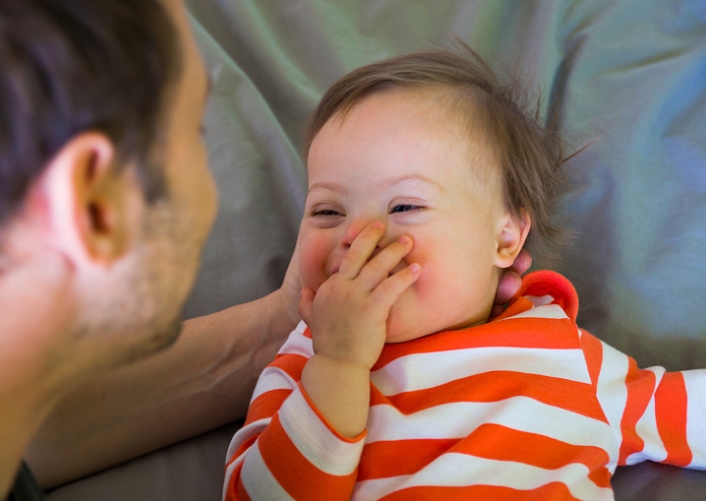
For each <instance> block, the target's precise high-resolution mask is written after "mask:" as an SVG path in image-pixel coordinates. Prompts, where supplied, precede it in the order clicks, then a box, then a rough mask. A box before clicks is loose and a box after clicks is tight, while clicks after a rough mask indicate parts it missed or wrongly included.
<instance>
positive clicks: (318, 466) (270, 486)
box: [223, 324, 364, 501]
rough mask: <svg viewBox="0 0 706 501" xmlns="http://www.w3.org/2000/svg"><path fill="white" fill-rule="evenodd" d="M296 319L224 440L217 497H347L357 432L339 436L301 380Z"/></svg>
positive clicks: (304, 349) (304, 346)
mask: <svg viewBox="0 0 706 501" xmlns="http://www.w3.org/2000/svg"><path fill="white" fill-rule="evenodd" d="M301 325H303V324H300V327H298V328H297V330H295V331H294V332H293V333H292V334H291V335H290V338H289V339H288V340H287V343H286V344H285V345H284V346H283V348H282V350H281V351H280V354H279V355H278V356H277V358H276V359H275V361H274V362H273V363H272V364H270V365H269V366H268V367H267V368H266V369H265V370H264V371H263V373H262V375H261V376H260V379H259V380H258V384H257V386H256V388H255V393H254V395H253V399H252V402H251V405H250V409H249V410H248V416H247V419H246V421H245V425H244V426H243V428H241V429H240V430H239V431H238V432H237V433H236V434H235V436H234V437H233V440H232V441H231V444H230V447H229V448H228V453H227V459H226V475H225V483H224V487H223V499H224V500H227V501H234V500H253V501H256V500H267V501H276V500H307V501H309V500H311V501H318V500H337V499H345V500H348V499H350V497H351V495H352V493H353V487H354V486H355V480H356V473H357V468H358V462H359V460H360V455H361V453H362V449H363V443H364V435H361V436H359V437H356V438H355V439H347V438H345V437H342V436H341V435H339V434H338V433H337V432H336V431H335V430H334V429H333V428H332V427H331V426H330V425H329V424H328V423H327V422H326V420H325V419H323V417H322V416H321V414H320V413H319V411H318V410H317V409H316V407H315V406H314V405H313V403H312V402H311V400H310V399H309V398H308V396H307V395H306V392H305V391H304V389H303V388H302V387H301V385H300V383H299V381H300V379H301V371H302V369H303V368H304V365H305V364H306V361H307V360H308V358H309V357H310V356H311V353H312V352H311V340H310V339H309V338H307V337H305V336H304V335H303V330H304V329H303V327H301Z"/></svg>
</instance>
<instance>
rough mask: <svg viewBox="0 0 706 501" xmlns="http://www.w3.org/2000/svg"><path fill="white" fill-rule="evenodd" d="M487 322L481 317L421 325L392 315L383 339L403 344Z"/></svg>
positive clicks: (485, 318)
mask: <svg viewBox="0 0 706 501" xmlns="http://www.w3.org/2000/svg"><path fill="white" fill-rule="evenodd" d="M393 313H394V312H393ZM439 320H440V319H439ZM487 322H488V318H487V316H485V315H481V316H480V317H479V318H474V319H467V320H463V321H461V322H458V321H457V322H453V321H447V322H444V321H438V322H436V323H434V324H433V325H432V324H423V323H422V322H419V321H414V319H401V318H399V317H398V316H396V315H394V314H393V315H391V316H390V318H389V319H388V321H387V337H386V338H385V342H386V343H404V342H406V341H413V340H415V339H419V338H423V337H425V336H429V335H431V334H436V333H439V332H446V331H456V330H461V329H467V328H470V327H475V326H478V325H482V324H485V323H487Z"/></svg>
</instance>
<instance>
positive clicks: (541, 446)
mask: <svg viewBox="0 0 706 501" xmlns="http://www.w3.org/2000/svg"><path fill="white" fill-rule="evenodd" d="M446 453H458V454H466V455H469V456H474V457H479V458H485V459H490V460H494V461H509V462H518V463H524V464H527V465H531V466H536V467H538V468H543V469H546V470H556V469H559V468H562V467H564V466H567V465H570V464H581V465H584V466H586V468H588V470H589V475H588V477H589V478H590V479H591V480H592V481H593V482H594V483H595V484H596V485H597V486H599V487H606V488H608V487H610V477H611V475H610V471H609V470H608V468H607V467H606V465H607V464H608V462H609V460H610V457H609V456H608V453H607V452H606V451H604V450H603V449H601V448H600V447H594V446H577V445H572V444H567V443H564V442H562V441H560V440H556V439H553V438H550V437H546V436H543V435H539V434H535V433H527V432H522V431H518V430H513V429H511V428H507V427H504V426H501V425H494V424H485V425H481V426H479V427H478V428H477V429H476V430H475V431H473V433H471V434H470V435H469V436H468V437H465V438H463V439H414V440H398V441H385V442H382V441H381V442H374V443H371V444H366V446H365V448H364V450H363V457H362V459H361V465H360V470H359V472H358V480H359V481H363V480H371V479H376V478H387V477H394V476H402V475H412V474H415V473H417V472H419V471H420V470H421V469H422V468H424V467H425V466H427V465H428V464H429V463H431V462H432V461H434V460H435V459H437V458H438V457H439V456H441V455H442V454H446Z"/></svg>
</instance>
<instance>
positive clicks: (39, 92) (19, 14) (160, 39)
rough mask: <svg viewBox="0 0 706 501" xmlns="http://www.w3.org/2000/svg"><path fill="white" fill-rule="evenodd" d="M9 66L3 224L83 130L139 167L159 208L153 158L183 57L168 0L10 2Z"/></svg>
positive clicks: (1, 100) (1, 33) (1, 94)
mask: <svg viewBox="0 0 706 501" xmlns="http://www.w3.org/2000/svg"><path fill="white" fill-rule="evenodd" d="M0 68H1V69H0V227H2V225H4V224H5V223H7V222H8V221H9V220H10V219H11V217H12V216H13V215H14V213H15V212H16V211H17V210H18V209H19V207H20V206H21V205H22V203H23V201H24V199H25V197H26V195H27V192H28V189H29V187H30V186H31V184H32V183H33V182H34V181H35V180H36V179H37V178H38V177H39V175H41V174H42V172H43V171H44V168H45V166H46V164H47V163H48V162H49V161H50V160H51V158H52V157H53V156H54V155H55V154H56V153H57V152H58V151H59V150H60V149H61V148H62V146H63V145H64V144H65V143H66V142H67V141H69V140H70V139H71V138H72V137H74V136H75V135H77V134H79V133H81V132H82V131H88V130H95V131H100V132H103V133H104V134H106V136H107V137H108V138H109V139H110V140H111V141H112V142H113V144H114V146H115V149H116V157H117V158H116V161H115V168H121V167H122V166H123V165H125V164H126V163H129V162H133V161H134V162H135V163H136V164H137V166H138V174H139V178H140V181H141V183H142V187H143V189H144V193H145V197H146V199H147V200H148V201H149V202H153V201H155V200H157V199H159V198H161V197H163V196H164V195H165V191H166V186H165V181H164V172H163V169H162V167H161V166H160V165H159V163H158V162H155V161H153V160H154V158H153V157H154V156H155V155H154V154H155V153H156V152H157V145H158V144H159V143H160V142H161V141H160V133H161V130H162V128H163V126H164V124H165V120H166V113H167V108H168V106H167V105H168V103H169V101H170V99H171V98H172V97H171V96H172V94H173V92H172V90H173V89H174V88H175V87H176V81H177V79H178V76H179V75H180V74H181V68H182V56H181V47H180V46H179V37H178V32H177V30H176V27H175V26H174V24H173V22H172V20H171V18H170V15H169V13H168V12H167V11H166V10H165V8H164V7H163V6H162V5H161V3H160V1H159V0H2V1H0Z"/></svg>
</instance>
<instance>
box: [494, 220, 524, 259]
mask: <svg viewBox="0 0 706 501" xmlns="http://www.w3.org/2000/svg"><path fill="white" fill-rule="evenodd" d="M531 226H532V221H531V219H530V217H529V214H527V212H526V211H525V210H524V209H521V210H520V213H519V214H517V215H516V214H513V213H512V212H510V211H507V212H506V213H505V214H504V215H503V217H502V218H501V220H500V228H499V230H498V233H497V251H496V256H495V266H497V267H498V268H509V267H510V266H512V263H514V262H515V258H516V257H517V255H518V254H519V253H520V251H521V250H522V247H523V246H524V245H525V240H527V235H529V231H530V227H531Z"/></svg>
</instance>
